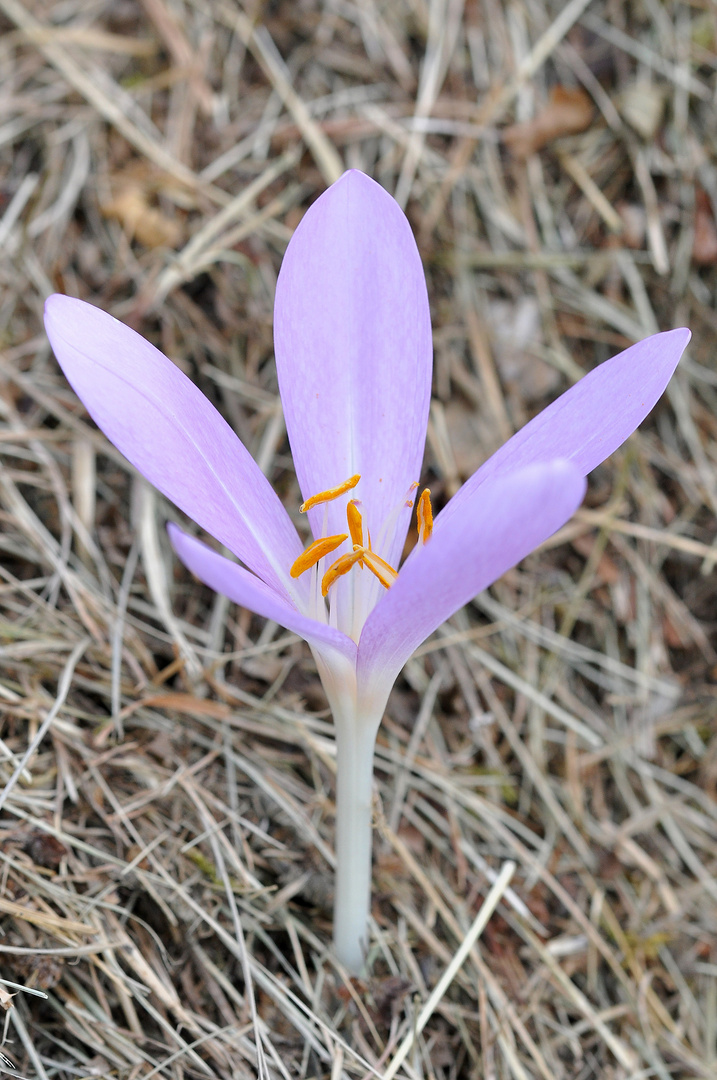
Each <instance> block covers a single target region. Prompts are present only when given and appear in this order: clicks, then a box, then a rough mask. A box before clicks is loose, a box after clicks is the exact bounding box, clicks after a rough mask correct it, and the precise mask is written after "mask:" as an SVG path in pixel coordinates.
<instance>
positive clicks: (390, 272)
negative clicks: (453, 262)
mask: <svg viewBox="0 0 717 1080" xmlns="http://www.w3.org/2000/svg"><path fill="white" fill-rule="evenodd" d="M45 325H46V328H47V333H48V335H49V338H50V341H51V343H52V347H53V349H54V351H55V355H56V356H57V358H58V360H59V362H60V364H61V365H62V368H63V370H64V372H65V374H66V376H67V378H68V380H69V381H70V383H71V384H72V386H73V388H74V389H75V391H76V392H77V394H78V396H79V397H80V398H81V399H82V401H83V402H84V404H85V406H86V407H87V409H88V411H89V413H90V415H91V416H92V417H93V419H94V420H95V421H96V423H97V424H98V425H99V427H100V428H101V429H102V430H103V431H104V432H105V434H106V435H107V436H108V438H109V439H110V440H111V441H112V442H113V443H114V444H115V445H116V446H117V447H118V449H119V450H121V451H122V453H123V454H124V455H125V456H126V457H127V458H128V459H129V460H130V461H131V462H132V464H133V465H135V466H136V468H137V469H139V470H140V472H142V473H143V474H144V475H145V476H146V477H147V479H148V480H150V481H151V482H152V483H153V484H154V485H155V486H156V487H157V488H159V490H160V491H161V492H163V494H165V495H166V496H167V497H168V498H170V499H171V500H172V501H173V502H174V503H176V505H177V506H178V507H180V509H181V510H183V511H184V512H185V513H186V514H187V515H188V516H189V517H191V518H193V519H194V521H195V522H197V524H199V525H200V526H201V527H202V528H203V529H205V530H206V531H207V532H208V533H211V534H212V536H214V537H215V538H216V539H217V540H218V541H219V542H220V543H222V544H224V545H225V546H226V547H227V548H228V549H229V550H230V551H232V552H233V553H234V554H235V555H236V556H237V557H238V558H239V559H240V560H241V562H242V563H243V565H239V564H238V563H236V562H232V561H230V560H229V559H226V558H224V557H223V556H222V555H219V554H217V553H216V552H215V551H213V550H212V549H211V548H209V547H207V546H206V545H205V544H203V543H201V542H200V541H198V540H196V539H194V538H193V537H191V536H189V535H188V534H186V533H184V532H183V531H182V530H181V529H179V528H177V527H176V526H174V525H170V526H169V532H170V537H171V540H172V544H173V545H174V548H175V551H176V552H177V554H178V555H179V557H180V558H181V559H182V561H183V562H184V563H185V565H186V566H188V567H189V568H190V570H192V571H193V572H194V573H195V574H196V575H197V576H198V577H199V578H201V579H202V581H204V582H206V583H207V584H208V585H210V586H211V587H212V588H213V589H216V590H217V591H218V592H222V593H224V594H226V595H227V596H228V597H230V598H231V599H232V600H235V601H236V602H237V603H239V604H242V605H243V606H245V607H247V608H250V609H251V610H252V611H255V612H257V613H258V614H260V615H263V616H265V617H267V618H270V619H274V620H275V621H277V622H279V623H281V624H282V625H283V626H285V627H286V628H287V629H289V630H293V631H294V632H296V633H297V634H300V635H301V636H302V637H304V638H305V639H306V640H307V641H308V643H309V645H310V646H311V649H312V651H313V654H314V656H315V658H316V662H317V665H318V669H319V673H320V675H321V678H322V681H323V684H324V687H325V690H326V694H327V697H328V699H329V703H330V705H331V708H332V711H333V714H334V718H335V721H336V734H337V754H338V809H337V841H336V850H337V859H338V881H337V901H336V905H337V924H336V928H335V939H336V942H337V948H338V950H339V953H340V955H341V956H342V958H343V959H344V960H345V961H346V963H347V964H348V965H349V966H350V967H352V968H354V969H358V968H359V967H360V964H361V956H362V948H363V945H362V943H363V940H364V937H365V933H366V914H367V906H368V890H369V885H370V798H371V770H372V755H373V746H374V741H375V736H376V731H377V728H378V725H379V723H380V720H381V716H382V714H383V711H384V708H385V705H386V701H387V699H388V695H389V692H390V690H391V687H392V685H393V683H394V680H395V679H396V676H397V675H398V673H399V672H400V670H401V668H402V666H403V665H404V664H405V662H406V660H407V659H408V658H409V657H410V655H411V653H412V652H413V650H414V649H415V648H416V646H417V645H419V644H420V643H421V642H422V641H423V640H424V639H425V638H426V637H428V635H429V634H431V633H432V632H433V631H434V630H435V629H436V628H437V627H438V626H440V624H441V623H442V622H444V620H445V619H447V618H448V617H449V616H450V615H451V614H453V612H455V611H456V610H457V609H458V608H460V607H461V606H462V605H463V604H465V603H466V602H467V601H468V600H470V599H471V598H472V597H473V596H475V595H476V593H478V592H480V591H481V590H482V589H484V588H486V587H487V586H488V585H490V584H491V583H492V582H493V581H495V580H496V578H498V577H499V576H500V575H501V574H502V573H503V572H504V571H506V570H508V569H509V568H510V567H511V566H514V565H515V564H516V563H517V562H519V561H520V559H522V558H523V557H524V556H525V555H527V554H528V553H529V552H530V551H532V550H533V549H534V548H535V547H536V546H538V545H539V544H540V543H542V541H544V540H545V539H546V538H547V537H549V536H550V535H551V534H552V533H554V532H555V531H556V529H558V528H559V527H560V526H561V525H563V523H564V522H565V521H566V520H567V519H568V518H569V517H570V516H571V514H572V513H573V511H574V510H575V508H576V507H577V506H578V504H579V502H580V501H581V499H582V497H583V493H584V488H585V480H584V477H585V476H586V474H587V473H588V472H590V470H591V469H593V468H595V466H596V465H598V464H599V463H600V462H601V461H603V460H604V458H606V457H607V456H608V455H609V454H610V453H612V451H613V450H615V449H616V447H618V446H619V445H620V444H621V443H622V442H623V441H624V439H626V438H627V436H628V435H629V434H630V433H631V432H632V431H633V430H634V429H635V428H636V427H637V425H638V424H639V423H640V422H641V421H642V420H643V418H644V417H645V416H646V415H647V413H648V412H649V411H650V409H651V408H652V407H653V405H654V404H655V402H656V401H657V399H658V398H659V396H660V395H661V394H662V392H663V390H664V388H665V386H666V384H667V382H668V380H669V378H670V376H671V374H672V372H673V370H674V368H675V366H676V364H677V361H678V360H679V357H680V355H681V353H682V351H683V349H684V348H685V346H686V344H687V342H688V340H689V336H690V335H689V331H687V330H684V329H683V330H672V331H668V332H667V333H663V334H657V335H655V336H654V337H651V338H648V339H647V340H645V341H642V342H640V343H639V344H637V345H633V346H632V347H631V348H630V349H627V350H626V351H625V352H623V353H621V354H620V355H619V356H616V357H614V358H613V359H612V360H609V361H607V362H606V363H604V364H602V365H600V367H598V368H597V369H595V370H594V371H593V372H591V373H590V374H589V375H587V376H585V378H584V379H582V380H581V381H580V382H579V383H577V384H576V385H575V386H573V387H572V388H571V389H570V390H569V391H568V392H567V393H565V394H563V396H562V397H561V398H559V399H558V400H557V401H555V402H554V403H553V404H552V405H551V406H549V407H548V408H547V409H545V411H544V412H543V413H541V414H540V415H539V416H537V417H536V418H535V419H534V420H532V421H531V422H530V423H529V424H527V425H526V427H524V428H523V429H522V430H521V431H520V432H518V434H517V435H515V436H514V437H513V438H512V439H510V440H509V441H508V442H507V443H506V444H505V445H504V446H503V447H502V448H501V449H500V450H499V451H498V452H497V453H496V454H494V455H493V457H491V458H490V459H489V460H488V461H487V462H485V464H484V465H482V466H481V468H480V469H478V471H477V472H476V473H475V474H474V475H473V476H472V477H471V479H470V480H469V481H468V482H467V483H466V484H464V486H463V487H462V488H461V490H460V491H459V492H458V494H457V495H456V496H455V497H454V498H453V499H452V500H451V501H450V502H449V503H448V505H447V506H446V507H445V509H444V510H442V511H441V513H439V514H438V515H437V517H436V519H435V523H434V525H433V530H432V533H431V528H430V501H429V500H428V498H427V497H422V498H421V500H420V511H421V512H420V514H419V525H420V526H421V537H420V540H419V543H418V544H417V545H416V547H415V549H414V550H413V551H412V553H411V554H410V555H409V557H408V558H407V559H406V560H405V562H404V563H403V565H402V566H401V568H400V571H399V572H398V573H396V571H397V570H398V567H399V562H400V559H401V553H402V550H403V546H404V542H405V539H406V535H407V530H408V527H409V524H410V519H411V506H412V505H413V501H414V499H415V494H414V492H415V488H416V481H417V480H418V477H419V474H420V469H421V462H422V457H423V448H424V442H425V434H426V424H427V418H428V406H429V397H430V387H431V353H432V350H431V326H430V319H429V309H428V300H427V295H426V287H425V280H424V276H423V270H422V267H421V262H420V259H419V256H418V252H417V250H416V246H415V242H414V240H413V236H412V234H411V230H410V227H409V225H408V222H407V220H406V218H405V217H404V215H403V213H402V212H401V210H400V209H399V207H398V205H397V204H396V203H395V202H394V200H393V199H392V198H391V197H390V196H389V195H388V194H387V193H386V192H385V191H384V190H383V189H382V188H380V187H379V186H378V185H377V184H376V183H374V181H372V180H370V179H369V178H368V177H366V176H364V175H363V174H362V173H359V172H348V173H346V174H344V176H342V177H341V179H340V180H339V181H337V183H335V184H334V185H333V186H332V187H331V188H329V190H328V191H327V192H325V194H324V195H322V196H321V198H319V199H318V200H317V202H316V203H315V204H314V205H313V206H312V207H311V209H310V210H309V211H308V212H307V213H306V215H305V217H304V219H303V221H302V222H301V224H300V225H299V227H298V229H297V230H296V233H295V235H294V237H293V238H292V240H291V243H290V244H289V247H288V249H287V252H286V255H285V257H284V261H283V264H282V267H281V273H280V275H279V280H278V284H277V291H276V306H275V317H274V336H275V347H276V363H277V370H278V376H279V388H280V391H281V399H282V403H283V407H284V414H285V417H286V425H287V430H288V434H289V440H290V443H291V448H292V452H293V455H294V463H295V466H296V473H297V476H298V479H299V484H300V487H301V491H302V493H303V496H304V499H305V500H307V502H308V504H309V505H308V507H307V508H306V509H307V516H308V520H309V524H310V526H311V532H312V535H313V538H314V544H313V546H311V547H310V548H309V549H308V553H307V554H304V553H303V552H304V548H305V544H304V542H303V541H302V540H301V539H300V537H299V534H298V533H297V530H296V528H295V526H294V524H293V522H292V520H291V518H290V517H289V515H288V513H287V512H286V510H285V509H284V507H283V506H282V504H281V502H280V501H279V499H278V497H277V495H276V494H275V493H274V491H273V490H272V488H271V486H270V485H269V483H268V481H267V480H266V478H265V477H264V475H263V474H262V472H261V471H260V469H259V468H258V466H257V465H256V464H255V463H254V461H253V460H252V458H251V457H250V455H249V454H248V452H247V450H246V449H245V448H244V446H243V445H242V444H241V442H240V441H239V439H238V438H237V437H236V435H235V434H234V433H233V431H232V430H231V429H230V428H229V426H228V425H227V424H226V422H225V421H224V420H223V419H222V418H221V416H220V415H219V414H218V413H217V411H216V410H215V409H214V407H213V406H212V405H211V404H210V403H209V401H208V400H207V399H206V398H205V397H204V396H203V394H202V393H201V392H200V391H199V390H198V389H197V387H195V386H194V385H193V384H192V383H191V382H190V381H189V380H188V379H187V378H186V377H185V376H184V375H183V374H182V373H181V372H180V371H179V369H178V368H177V367H175V365H174V364H173V363H172V362H171V361H169V360H168V359H167V358H166V357H164V356H163V355H162V354H161V353H160V352H158V351H157V349H155V348H154V346H152V345H150V344H149V343H148V342H146V341H145V340H144V339H143V338H141V337H140V336H139V335H138V334H136V333H135V332H134V331H132V330H130V329H128V328H127V327H125V326H123V325H122V324H121V323H119V322H117V321H116V320H115V319H113V318H111V317H110V316H109V315H107V314H105V313H104V312H102V311H100V310H99V309H97V308H94V307H91V306H90V305H88V304H85V303H82V302H81V301H79V300H73V299H70V298H68V297H64V296H52V297H50V299H49V300H48V301H47V305H46V309H45ZM357 477H359V478H360V479H356V478H357ZM349 481H351V482H352V486H350V487H349V486H348V482H349ZM353 481H355V483H353ZM345 482H346V483H345ZM337 489H338V491H339V492H341V493H340V494H338V495H336V497H334V498H328V496H329V495H332V494H335V492H336V490H337ZM320 493H323V497H322V499H321V500H319V501H316V500H314V499H313V498H312V497H313V496H317V495H319V494H320ZM325 538H331V539H329V540H326V542H325V543H323V544H322V543H319V544H317V543H316V542H317V541H321V540H322V539H325ZM312 563H313V565H311V564H312ZM347 849H348V850H349V851H350V855H349V856H347V855H345V854H344V853H345V852H346V850H347Z"/></svg>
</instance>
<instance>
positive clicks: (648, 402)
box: [436, 328, 691, 530]
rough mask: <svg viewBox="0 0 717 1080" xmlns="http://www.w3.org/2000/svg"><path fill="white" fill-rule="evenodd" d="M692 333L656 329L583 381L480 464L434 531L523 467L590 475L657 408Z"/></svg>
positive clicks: (437, 521)
mask: <svg viewBox="0 0 717 1080" xmlns="http://www.w3.org/2000/svg"><path fill="white" fill-rule="evenodd" d="M690 336H691V335H690V331H689V330H686V329H684V328H683V329H679V330H667V331H666V332H665V333H663V334H653V336H652V337H649V338H645V340H644V341H639V342H638V343H637V344H636V345H631V346H630V348H629V349H625V351H624V352H621V353H619V354H618V355H617V356H613V357H612V359H611V360H606V361H605V363H603V364H600V365H599V366H598V367H596V368H595V369H594V370H593V371H591V372H590V373H589V374H588V375H586V376H585V377H584V378H582V379H580V381H579V382H577V383H576V384H575V386H572V387H571V388H570V389H569V390H567V391H566V392H565V393H564V394H563V395H562V396H561V397H559V398H558V399H557V400H556V401H554V402H553V403H552V404H551V405H548V407H547V409H543V411H542V412H541V413H539V414H538V416H536V417H534V419H533V420H531V421H530V422H529V423H527V424H526V425H525V427H524V428H521V430H520V431H518V432H517V433H516V434H515V435H514V436H513V437H512V438H511V439H508V441H507V443H505V444H504V445H503V446H501V448H500V450H497V451H496V453H495V454H493V456H492V457H490V458H488V460H487V461H486V462H485V463H484V464H483V465H481V466H480V468H479V469H478V470H477V471H476V472H475V473H474V474H473V476H471V478H470V479H469V480H468V481H466V483H465V484H464V485H463V487H462V488H461V489H460V490H459V491H458V492H457V493H456V495H455V496H454V497H453V498H452V499H451V501H450V502H449V503H448V505H447V506H446V507H445V509H444V510H443V511H442V512H441V513H440V514H439V515H438V517H437V518H436V529H437V530H440V529H441V528H442V527H443V526H444V525H445V524H446V523H447V522H448V521H449V520H450V519H451V518H452V517H453V516H454V515H455V514H457V513H459V512H461V513H462V512H463V507H464V505H465V502H466V500H468V499H470V498H471V497H472V495H473V493H474V492H475V490H476V488H478V487H479V486H480V485H481V484H483V483H485V482H486V481H488V480H493V479H497V478H498V477H500V476H505V475H506V474H508V473H511V472H514V471H515V470H516V469H522V468H523V467H524V466H525V465H530V464H532V463H535V462H540V461H553V460H555V459H556V458H564V459H566V460H568V461H572V462H573V464H574V465H576V466H577V468H578V469H580V471H581V472H582V473H583V475H584V476H587V474H588V473H589V472H590V471H591V470H592V469H594V468H595V467H596V466H597V465H599V464H600V462H601V461H604V460H605V458H606V457H609V456H610V454H612V452H613V451H614V450H617V448H618V446H620V445H621V444H622V443H623V442H624V441H625V439H626V438H627V437H628V435H631V434H632V432H633V431H634V430H635V428H636V427H638V425H639V424H641V423H642V421H643V420H644V419H645V417H646V416H647V414H648V413H649V412H650V410H651V409H652V408H653V407H654V406H655V404H656V402H657V400H658V399H659V398H660V396H661V395H662V393H663V391H664V389H665V387H666V386H667V384H668V382H669V381H670V377H671V375H672V373H673V372H674V370H675V368H676V367H677V363H678V361H679V359H680V357H681V356H682V353H683V352H684V350H685V348H686V346H687V343H688V341H689V340H690Z"/></svg>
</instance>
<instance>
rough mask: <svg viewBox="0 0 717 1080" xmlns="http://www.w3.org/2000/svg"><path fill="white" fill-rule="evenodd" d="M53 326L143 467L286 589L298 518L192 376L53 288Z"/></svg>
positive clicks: (101, 423) (79, 377)
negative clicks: (282, 500)
mask: <svg viewBox="0 0 717 1080" xmlns="http://www.w3.org/2000/svg"><path fill="white" fill-rule="evenodd" d="M45 328H46V330H47V335H48V337H49V339H50V343H51V345H52V348H53V349H54V352H55V356H56V357H57V359H58V361H59V362H60V365H61V366H62V369H63V371H64V373H65V375H66V376H67V379H68V381H69V382H70V384H71V386H72V388H73V389H74V391H75V393H76V394H77V396H78V397H79V398H80V399H81V400H82V402H83V404H84V405H85V407H86V409H87V411H88V412H89V414H90V416H91V417H92V419H93V420H94V421H95V423H96V424H97V425H98V427H100V428H101V429H102V431H104V433H105V435H106V436H107V438H108V439H109V440H110V441H111V442H113V443H114V444H115V446H116V447H117V449H118V450H120V451H121V452H122V453H123V454H124V456H125V457H126V458H127V459H128V460H129V461H131V463H132V464H133V465H134V466H135V468H137V469H139V471H140V472H141V473H142V474H143V475H144V476H146V477H147V479H148V480H149V481H150V482H151V483H152V484H154V486H155V487H156V488H158V489H159V490H160V491H161V492H162V494H163V495H166V496H167V497H168V498H169V499H171V500H172V502H174V503H176V504H177V506H178V507H179V508H180V509H181V510H183V511H184V512H185V513H186V514H188V515H189V516H190V517H191V518H193V519H194V520H195V521H196V522H197V524H199V525H201V526H202V528H204V529H206V530H207V532H210V533H211V534H212V535H213V536H215V537H216V538H217V540H219V541H220V542H221V543H222V544H225V545H226V546H227V547H228V548H229V549H230V550H231V551H233V552H234V554H235V555H237V556H238V557H239V558H240V559H242V561H243V562H245V563H246V564H247V566H249V567H250V568H251V569H252V570H253V571H254V572H255V573H256V574H258V575H259V576H260V577H261V578H263V579H264V581H266V582H267V583H268V584H269V585H271V586H272V588H274V589H275V590H276V591H279V592H281V593H282V594H283V595H284V596H285V597H288V596H296V595H301V594H302V590H303V583H302V585H301V586H299V587H297V584H296V583H292V582H291V579H290V578H289V567H290V566H291V564H292V562H293V561H294V559H295V558H296V556H297V555H298V554H299V552H300V551H301V543H300V541H299V538H298V536H297V533H296V529H295V528H294V526H293V524H292V522H291V519H290V518H289V516H288V514H287V513H286V510H285V509H284V507H283V506H282V504H281V502H280V501H279V499H278V497H277V496H276V494H275V493H274V491H273V490H272V487H271V485H270V484H269V482H268V481H267V479H266V477H265V476H264V475H263V473H262V472H261V470H260V469H259V467H258V466H257V465H256V464H255V462H254V461H253V460H252V457H251V455H250V454H249V452H248V451H247V450H246V448H245V447H244V446H243V445H242V443H241V442H240V441H239V439H238V438H237V436H236V435H235V434H234V432H233V431H232V429H231V428H230V427H229V425H228V424H227V423H226V421H225V420H224V419H223V418H222V417H221V416H220V415H219V413H218V412H217V410H216V409H215V408H214V406H213V405H212V404H211V403H210V402H209V401H208V400H207V398H206V397H205V396H204V394H203V393H202V392H201V390H199V388H198V387H196V386H195V385H194V383H192V382H191V381H190V380H189V379H188V378H187V377H186V375H183V374H182V372H181V371H180V370H179V368H178V367H176V365H175V364H173V363H172V362H171V360H168V359H167V357H166V356H164V355H163V354H162V353H161V352H159V350H158V349H155V347H154V346H153V345H150V343H149V342H148V341H145V340H144V338H143V337H140V335H139V334H137V333H135V331H134V330H130V329H129V327H127V326H124V325H123V324H122V323H121V322H118V321H117V319H113V318H112V316H111V315H108V314H107V313H106V312H104V311H101V310H100V309H99V308H96V307H93V306H92V305H91V304H85V303H83V301H81V300H74V299H71V298H70V297H67V296H59V295H55V296H51V297H50V298H49V300H48V301H47V303H46V305H45Z"/></svg>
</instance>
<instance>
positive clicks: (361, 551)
mask: <svg viewBox="0 0 717 1080" xmlns="http://www.w3.org/2000/svg"><path fill="white" fill-rule="evenodd" d="M365 553H366V549H365V548H361V547H360V548H357V549H356V550H355V551H352V552H351V554H350V555H341V556H339V558H338V559H337V560H336V562H333V563H331V566H330V567H329V568H328V570H327V571H326V573H325V574H324V576H323V578H322V579H321V595H322V596H326V594H327V593H328V591H329V589H330V588H331V586H332V585H333V583H334V582H335V581H336V579H337V578H340V577H342V576H343V574H348V572H349V570H350V569H351V567H352V566H355V565H356V563H357V562H360V561H361V559H362V558H363V557H364V555H365Z"/></svg>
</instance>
